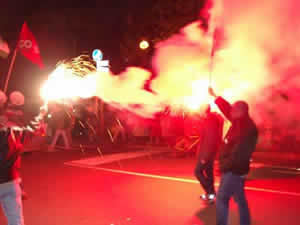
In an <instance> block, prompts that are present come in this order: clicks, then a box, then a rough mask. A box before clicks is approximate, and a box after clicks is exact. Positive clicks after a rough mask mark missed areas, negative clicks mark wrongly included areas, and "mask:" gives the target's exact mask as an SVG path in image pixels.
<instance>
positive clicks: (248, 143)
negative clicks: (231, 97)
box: [215, 97, 258, 175]
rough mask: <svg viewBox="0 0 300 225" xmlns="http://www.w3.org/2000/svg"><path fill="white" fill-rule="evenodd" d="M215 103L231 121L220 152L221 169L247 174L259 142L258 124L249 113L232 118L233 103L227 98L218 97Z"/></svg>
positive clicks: (222, 170)
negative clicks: (238, 117) (241, 116)
mask: <svg viewBox="0 0 300 225" xmlns="http://www.w3.org/2000/svg"><path fill="white" fill-rule="evenodd" d="M215 103H216V104H217V105H218V107H219V109H220V110H221V111H222V113H223V114H224V116H225V117H227V119H228V120H230V122H231V127H230V129H229V131H228V132H227V134H226V137H225V139H224V143H223V145H222V148H221V152H220V170H221V172H223V173H225V172H232V173H234V174H237V175H246V174H248V172H249V168H250V159H251V155H252V153H253V152H254V150H255V147H256V143H257V138H258V131H257V128H256V125H255V123H254V122H253V120H252V119H251V118H250V117H249V115H247V116H245V117H243V118H240V119H237V120H233V119H231V116H230V112H231V105H230V104H229V103H228V102H227V101H226V100H225V99H223V98H221V97H218V98H217V99H216V101H215Z"/></svg>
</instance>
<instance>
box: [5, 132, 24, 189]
mask: <svg viewBox="0 0 300 225" xmlns="http://www.w3.org/2000/svg"><path fill="white" fill-rule="evenodd" d="M16 139H17V142H18V143H19V144H20V139H19V137H18V136H16ZM20 147H21V145H15V142H14V141H13V140H12V137H11V135H10V129H9V128H1V129H0V184H2V183H6V182H9V181H13V180H15V179H17V178H19V177H20V174H19V170H20V163H21V161H20V160H21V158H20V155H21V151H22V149H21V148H20Z"/></svg>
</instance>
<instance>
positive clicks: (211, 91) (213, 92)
mask: <svg viewBox="0 0 300 225" xmlns="http://www.w3.org/2000/svg"><path fill="white" fill-rule="evenodd" d="M208 93H209V94H210V95H211V96H213V97H215V98H216V97H217V95H216V93H215V91H214V89H213V88H212V87H209V88H208Z"/></svg>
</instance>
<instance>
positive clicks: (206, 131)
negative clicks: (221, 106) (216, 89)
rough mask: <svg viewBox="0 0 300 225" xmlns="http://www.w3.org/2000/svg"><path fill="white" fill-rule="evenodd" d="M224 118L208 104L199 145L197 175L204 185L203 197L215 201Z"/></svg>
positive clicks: (208, 200)
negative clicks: (215, 162) (215, 167)
mask: <svg viewBox="0 0 300 225" xmlns="http://www.w3.org/2000/svg"><path fill="white" fill-rule="evenodd" d="M222 122H223V121H222V118H221V116H220V115H218V114H217V113H213V112H211V110H210V106H209V105H208V106H207V109H206V110H205V115H204V122H203V124H202V132H201V138H200V143H199V144H198V147H197V158H198V159H197V164H196V168H195V176H196V177H197V179H198V180H199V182H200V184H201V185H202V187H203V189H204V191H205V194H203V195H201V196H200V197H201V199H202V200H204V201H207V202H208V203H213V202H214V201H215V198H216V192H215V187H214V161H215V158H216V154H217V152H218V149H219V147H220V144H221V142H222V131H223V123H222Z"/></svg>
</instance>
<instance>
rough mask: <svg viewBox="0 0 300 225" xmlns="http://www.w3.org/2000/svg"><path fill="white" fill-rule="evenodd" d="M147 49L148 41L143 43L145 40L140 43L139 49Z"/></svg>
mask: <svg viewBox="0 0 300 225" xmlns="http://www.w3.org/2000/svg"><path fill="white" fill-rule="evenodd" d="M147 48H149V42H148V41H145V40H143V41H141V42H140V49H143V50H145V49H147Z"/></svg>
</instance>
